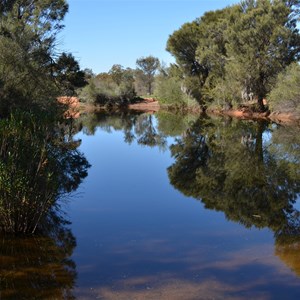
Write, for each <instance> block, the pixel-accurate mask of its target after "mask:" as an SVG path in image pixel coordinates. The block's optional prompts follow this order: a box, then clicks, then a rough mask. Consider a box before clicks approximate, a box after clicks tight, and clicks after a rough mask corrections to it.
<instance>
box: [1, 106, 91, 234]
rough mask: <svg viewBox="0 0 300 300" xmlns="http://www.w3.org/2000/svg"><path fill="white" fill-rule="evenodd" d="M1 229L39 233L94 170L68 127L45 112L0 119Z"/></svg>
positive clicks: (18, 113)
mask: <svg viewBox="0 0 300 300" xmlns="http://www.w3.org/2000/svg"><path fill="white" fill-rule="evenodd" d="M0 141H1V143H0V149H1V150H0V156H1V160H0V228H1V229H2V230H4V231H6V232H20V233H33V232H34V231H35V230H36V229H37V227H38V226H41V223H43V220H44V219H45V218H46V217H47V214H48V212H49V211H50V210H51V209H53V207H54V206H55V205H57V200H58V197H59V196H62V195H64V194H65V193H69V192H71V191H72V190H74V189H76V188H77V186H78V185H79V183H80V182H81V180H82V178H84V177H85V176H86V175H87V169H88V167H89V164H88V162H87V161H86V160H85V158H84V157H83V156H82V155H81V154H80V153H79V152H78V151H77V150H76V148H77V147H78V145H79V144H78V142H76V141H73V140H72V139H71V137H69V138H67V136H66V135H65V133H64V128H63V127H62V125H59V124H57V121H56V119H55V118H54V117H53V116H52V117H50V116H49V115H46V114H44V113H41V112H39V114H38V115H36V114H33V113H24V112H22V113H21V112H16V113H14V114H12V115H11V116H10V118H8V119H2V120H1V121H0Z"/></svg>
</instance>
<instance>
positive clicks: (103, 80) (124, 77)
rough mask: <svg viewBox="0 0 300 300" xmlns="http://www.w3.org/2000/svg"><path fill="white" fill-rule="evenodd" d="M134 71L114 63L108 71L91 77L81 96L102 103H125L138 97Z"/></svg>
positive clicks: (85, 99)
mask: <svg viewBox="0 0 300 300" xmlns="http://www.w3.org/2000/svg"><path fill="white" fill-rule="evenodd" d="M133 74H134V72H133V70H131V69H129V68H127V69H124V68H123V67H122V66H120V65H114V66H113V67H112V68H111V70H110V71H109V72H108V73H100V74H98V75H97V76H95V77H92V78H90V79H89V84H88V85H87V86H86V87H84V88H83V89H82V91H81V92H80V94H79V97H80V98H81V99H82V100H83V101H85V102H90V103H93V104H100V105H125V104H127V103H129V102H130V101H133V100H134V98H135V97H136V93H135V89H134V75H133Z"/></svg>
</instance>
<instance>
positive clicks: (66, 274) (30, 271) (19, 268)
mask: <svg viewBox="0 0 300 300" xmlns="http://www.w3.org/2000/svg"><path fill="white" fill-rule="evenodd" d="M75 246H76V241H75V237H74V236H73V234H72V233H71V231H70V229H68V228H67V226H66V224H65V222H64V220H63V219H62V218H59V217H58V216H57V215H52V216H50V215H48V231H47V232H46V231H44V232H43V235H36V236H18V237H16V236H12V235H1V236H0V298H1V299H75V298H74V297H73V296H72V289H73V287H74V284H75V279H76V269H75V268H76V266H75V263H74V262H73V261H72V260H71V259H70V257H71V255H72V253H73V250H74V247H75Z"/></svg>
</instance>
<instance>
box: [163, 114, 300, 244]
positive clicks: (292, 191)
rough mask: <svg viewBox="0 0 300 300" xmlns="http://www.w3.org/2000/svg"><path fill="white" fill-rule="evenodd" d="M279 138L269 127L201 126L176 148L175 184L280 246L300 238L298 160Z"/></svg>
mask: <svg viewBox="0 0 300 300" xmlns="http://www.w3.org/2000/svg"><path fill="white" fill-rule="evenodd" d="M272 130H273V131H274V132H273V133H272V132H271V131H272ZM277 133H278V132H277V129H276V128H275V127H274V128H272V127H269V126H268V124H267V123H264V122H251V123H245V122H238V121H230V120H229V121H228V120H227V121H226V120H223V121H221V122H217V121H212V120H203V119H201V120H198V121H197V122H196V123H195V124H194V125H193V126H192V127H191V128H190V129H189V130H187V131H186V134H185V135H184V136H183V137H181V138H179V139H177V140H176V142H175V144H173V145H172V146H171V152H172V156H173V157H174V158H175V162H174V164H173V165H172V166H171V167H169V168H168V174H169V178H170V182H171V183H172V184H173V185H174V186H175V187H176V188H177V189H178V190H180V191H181V192H183V193H184V194H185V195H188V196H193V197H195V198H197V199H199V200H201V201H202V202H203V203H204V204H205V207H207V208H210V209H215V210H218V211H223V212H224V213H225V215H226V217H227V218H228V219H230V220H233V221H236V222H239V223H241V224H243V225H244V226H245V227H251V226H256V227H258V228H263V227H269V228H270V229H272V230H273V232H274V235H275V238H276V240H278V242H279V241H280V240H283V239H288V238H292V237H295V236H297V237H298V236H299V233H300V222H299V212H298V211H297V210H296V208H295V207H294V204H295V202H296V199H297V196H298V195H299V192H300V173H299V156H298V157H297V158H295V153H294V152H287V148H288V147H287V145H286V144H284V143H283V140H282V139H278V137H277ZM272 134H273V135H272ZM292 149H295V148H294V147H293V148H292ZM296 170H298V171H296Z"/></svg>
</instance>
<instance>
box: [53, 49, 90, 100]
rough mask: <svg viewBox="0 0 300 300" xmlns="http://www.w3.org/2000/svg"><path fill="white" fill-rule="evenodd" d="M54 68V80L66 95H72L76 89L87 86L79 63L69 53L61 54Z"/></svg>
mask: <svg viewBox="0 0 300 300" xmlns="http://www.w3.org/2000/svg"><path fill="white" fill-rule="evenodd" d="M54 68H55V75H56V76H55V77H56V80H57V81H58V82H59V84H61V85H62V86H63V87H64V90H65V94H67V95H69V94H71V95H72V94H74V92H75V89H76V88H81V87H84V86H85V85H86V84H87V82H86V80H85V73H84V71H81V70H80V67H79V63H78V62H77V61H76V59H75V58H74V56H73V55H72V54H71V53H65V52H63V53H62V54H61V55H60V56H59V58H58V60H57V62H56V64H55V66H54Z"/></svg>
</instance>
